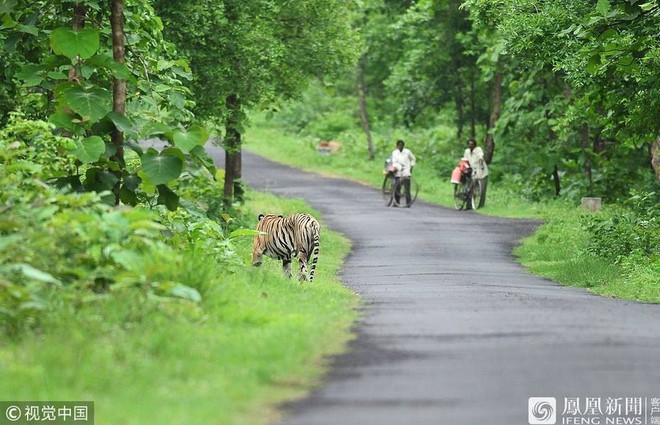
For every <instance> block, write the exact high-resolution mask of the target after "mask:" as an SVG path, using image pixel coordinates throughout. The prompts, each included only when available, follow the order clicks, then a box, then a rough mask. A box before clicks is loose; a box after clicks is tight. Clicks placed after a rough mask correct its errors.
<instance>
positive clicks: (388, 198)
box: [382, 160, 419, 207]
mask: <svg viewBox="0 0 660 425" xmlns="http://www.w3.org/2000/svg"><path fill="white" fill-rule="evenodd" d="M388 161H389V160H388ZM395 172H396V168H394V167H393V166H392V165H391V164H390V163H388V162H386V163H385V170H384V171H383V174H385V179H384V180H383V186H382V193H383V200H384V201H385V206H386V207H389V206H390V205H394V206H396V207H410V206H411V205H412V204H414V203H415V201H416V200H417V195H418V194H419V183H417V181H416V180H415V179H414V178H413V176H410V177H399V178H398V179H397V177H396V176H395ZM407 180H409V181H410V186H409V187H410V204H408V203H407V200H406V192H405V190H406V186H407V185H406V184H404V182H405V181H407ZM397 193H398V194H399V201H398V202H397V200H396V194H397Z"/></svg>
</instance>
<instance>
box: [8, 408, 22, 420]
mask: <svg viewBox="0 0 660 425" xmlns="http://www.w3.org/2000/svg"><path fill="white" fill-rule="evenodd" d="M5 416H6V417H7V419H9V420H10V421H11V422H16V421H17V420H19V419H21V408H20V407H18V406H9V407H8V408H7V410H6V411H5Z"/></svg>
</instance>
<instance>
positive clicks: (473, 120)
mask: <svg viewBox="0 0 660 425" xmlns="http://www.w3.org/2000/svg"><path fill="white" fill-rule="evenodd" d="M474 74H475V72H474V70H472V71H471V72H470V137H471V138H473V139H474V138H475V137H477V111H476V101H475V92H474V91H475V88H474V79H475V78H474Z"/></svg>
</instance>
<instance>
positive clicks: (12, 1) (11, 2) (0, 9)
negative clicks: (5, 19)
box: [0, 0, 18, 14]
mask: <svg viewBox="0 0 660 425" xmlns="http://www.w3.org/2000/svg"><path fill="white" fill-rule="evenodd" d="M17 4H18V1H17V0H2V1H0V14H4V13H11V12H12V11H13V10H14V8H15V7H16V5H17Z"/></svg>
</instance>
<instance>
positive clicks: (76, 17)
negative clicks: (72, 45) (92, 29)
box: [69, 3, 87, 84]
mask: <svg viewBox="0 0 660 425" xmlns="http://www.w3.org/2000/svg"><path fill="white" fill-rule="evenodd" d="M86 17H87V8H86V7H85V5H84V4H81V3H74V4H73V19H72V22H71V28H72V29H73V30H74V31H78V30H81V29H83V28H85V18H86ZM78 66H80V61H78V63H77V64H76V65H73V66H72V67H71V68H70V69H69V82H71V83H76V84H78V83H80V73H79V72H78V69H77V67H78Z"/></svg>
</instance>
